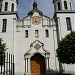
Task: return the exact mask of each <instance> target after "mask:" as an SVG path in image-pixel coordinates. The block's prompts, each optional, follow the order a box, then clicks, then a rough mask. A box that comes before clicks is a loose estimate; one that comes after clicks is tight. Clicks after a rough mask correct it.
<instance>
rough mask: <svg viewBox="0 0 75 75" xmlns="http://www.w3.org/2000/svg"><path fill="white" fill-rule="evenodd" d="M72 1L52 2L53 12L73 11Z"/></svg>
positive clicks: (54, 0)
mask: <svg viewBox="0 0 75 75" xmlns="http://www.w3.org/2000/svg"><path fill="white" fill-rule="evenodd" d="M72 1H73V0H53V3H54V8H55V11H64V10H73V4H72Z"/></svg>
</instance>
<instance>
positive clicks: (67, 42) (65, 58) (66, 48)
mask: <svg viewBox="0 0 75 75" xmlns="http://www.w3.org/2000/svg"><path fill="white" fill-rule="evenodd" d="M56 52H57V57H58V60H59V61H60V62H61V63H65V64H74V63H75V32H74V31H73V32H71V33H69V34H68V35H67V36H65V38H63V39H62V40H61V41H60V42H59V44H58V49H57V50H56Z"/></svg>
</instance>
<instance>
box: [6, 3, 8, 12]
mask: <svg viewBox="0 0 75 75" xmlns="http://www.w3.org/2000/svg"><path fill="white" fill-rule="evenodd" d="M7 10H8V2H5V11H7Z"/></svg>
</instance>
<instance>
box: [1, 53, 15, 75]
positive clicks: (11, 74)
mask: <svg viewBox="0 0 75 75" xmlns="http://www.w3.org/2000/svg"><path fill="white" fill-rule="evenodd" d="M0 58H1V59H0V75H15V66H14V65H15V63H14V55H12V54H10V53H4V54H0Z"/></svg>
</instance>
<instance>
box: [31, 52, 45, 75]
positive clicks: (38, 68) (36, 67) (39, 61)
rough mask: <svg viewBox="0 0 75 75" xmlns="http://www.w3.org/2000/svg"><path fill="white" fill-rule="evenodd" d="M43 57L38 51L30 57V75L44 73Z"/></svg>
mask: <svg viewBox="0 0 75 75" xmlns="http://www.w3.org/2000/svg"><path fill="white" fill-rule="evenodd" d="M45 71H46V67H45V58H44V57H43V56H41V55H40V54H39V53H36V54H35V55H34V56H32V57H31V74H32V75H41V74H45Z"/></svg>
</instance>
